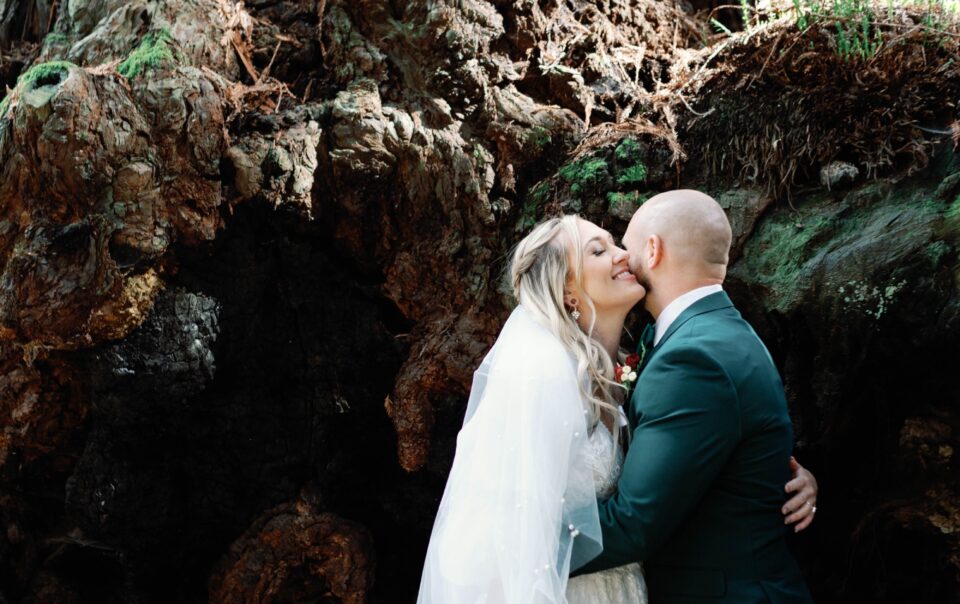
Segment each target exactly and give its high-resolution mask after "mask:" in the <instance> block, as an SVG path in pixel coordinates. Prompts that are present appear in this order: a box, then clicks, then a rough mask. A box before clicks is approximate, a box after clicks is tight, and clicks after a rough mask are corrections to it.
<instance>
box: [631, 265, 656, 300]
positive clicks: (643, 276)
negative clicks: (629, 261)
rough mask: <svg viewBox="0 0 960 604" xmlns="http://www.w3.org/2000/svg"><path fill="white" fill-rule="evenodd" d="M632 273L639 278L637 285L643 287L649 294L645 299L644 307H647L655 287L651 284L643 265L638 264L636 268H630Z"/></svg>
mask: <svg viewBox="0 0 960 604" xmlns="http://www.w3.org/2000/svg"><path fill="white" fill-rule="evenodd" d="M630 272H631V273H633V276H634V277H636V278H637V283H639V284H640V285H642V286H643V289H645V290H647V293H646V294H645V295H644V297H643V305H644V307H646V305H647V300H649V299H650V292H651V291H652V290H653V286H652V285H651V284H650V278H649V276H648V275H647V273H646V271H644V270H643V264H639V263H638V264H637V266H636V267H630Z"/></svg>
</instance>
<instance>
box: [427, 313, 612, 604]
mask: <svg viewBox="0 0 960 604" xmlns="http://www.w3.org/2000/svg"><path fill="white" fill-rule="evenodd" d="M575 367H576V365H575V361H574V357H573V355H572V354H571V353H569V352H568V351H567V350H566V349H565V348H564V347H563V345H562V344H561V343H560V341H559V340H558V339H557V338H556V336H554V335H553V334H552V333H551V332H550V331H549V330H548V329H547V328H546V327H544V326H542V325H541V324H540V323H539V322H537V320H536V319H535V318H534V317H533V315H532V314H531V313H530V311H528V310H527V309H525V308H524V307H523V306H522V305H520V306H517V308H516V309H515V310H514V311H513V313H512V314H511V315H510V318H509V319H508V320H507V322H506V324H505V325H504V326H503V330H502V331H501V332H500V336H499V337H498V338H497V341H496V343H495V344H494V346H493V348H492V349H491V350H490V352H489V353H488V354H487V356H486V357H485V358H484V360H483V363H481V365H480V367H479V368H478V369H477V370H476V372H475V373H474V376H473V387H472V389H471V391H470V399H469V402H468V403H467V414H466V417H465V418H464V421H463V428H462V429H461V430H460V434H459V435H458V436H457V451H456V455H455V456H454V460H453V467H452V469H451V470H450V476H449V478H448V479H447V486H446V489H445V490H444V493H443V499H442V500H441V502H440V509H439V511H438V513H437V518H436V520H435V522H434V525H433V533H432V535H431V537H430V546H429V548H428V550H427V558H426V562H425V564H424V568H423V576H422V578H421V581H420V595H419V598H418V600H417V602H418V604H461V603H469V604H479V603H485V604H500V603H503V604H526V603H531V604H546V603H554V604H556V603H564V604H565V603H566V601H567V600H566V597H565V591H566V586H567V576H568V574H569V572H570V570H571V569H575V568H578V567H580V566H582V565H583V564H586V563H587V562H588V561H589V560H591V559H592V558H594V557H596V556H597V555H598V554H599V553H600V550H601V549H602V547H601V540H600V524H599V520H598V515H597V500H596V495H595V488H594V476H593V470H592V469H590V466H589V465H588V464H587V463H586V462H585V459H586V457H587V447H588V442H587V417H588V416H587V407H586V406H585V405H584V402H583V398H582V396H581V395H580V390H579V388H578V387H577V378H576V370H575ZM574 540H576V541H577V547H576V551H575V552H574V548H573V542H574Z"/></svg>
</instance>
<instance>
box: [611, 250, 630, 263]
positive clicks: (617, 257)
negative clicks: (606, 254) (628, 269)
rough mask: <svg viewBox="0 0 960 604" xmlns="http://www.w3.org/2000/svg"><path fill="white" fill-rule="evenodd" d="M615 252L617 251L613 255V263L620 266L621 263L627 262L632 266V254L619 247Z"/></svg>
mask: <svg viewBox="0 0 960 604" xmlns="http://www.w3.org/2000/svg"><path fill="white" fill-rule="evenodd" d="M614 250H615V251H614V253H613V263H614V264H620V263H621V262H626V263H627V264H630V262H629V261H630V252H628V251H627V250H625V249H623V248H619V247H617V248H614Z"/></svg>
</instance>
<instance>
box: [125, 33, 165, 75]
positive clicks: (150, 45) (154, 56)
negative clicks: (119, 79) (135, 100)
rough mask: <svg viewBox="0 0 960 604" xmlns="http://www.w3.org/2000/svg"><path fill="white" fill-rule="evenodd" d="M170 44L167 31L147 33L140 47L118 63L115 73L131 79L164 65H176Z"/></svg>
mask: <svg viewBox="0 0 960 604" xmlns="http://www.w3.org/2000/svg"><path fill="white" fill-rule="evenodd" d="M172 42H173V38H171V37H170V32H169V31H168V30H167V29H161V30H159V31H152V32H150V33H148V34H147V35H146V36H144V37H143V40H142V41H141V42H140V46H139V47H137V49H136V50H134V51H133V52H131V53H130V56H128V57H127V58H126V59H125V60H124V61H123V63H120V66H119V67H117V71H118V72H119V73H120V74H121V75H123V76H125V77H127V78H129V79H133V78H135V77H137V76H139V75H142V74H143V73H144V72H145V71H146V70H148V69H158V68H160V67H163V66H164V65H169V64H171V63H176V61H177V57H176V55H174V51H173V48H172V47H171V44H172Z"/></svg>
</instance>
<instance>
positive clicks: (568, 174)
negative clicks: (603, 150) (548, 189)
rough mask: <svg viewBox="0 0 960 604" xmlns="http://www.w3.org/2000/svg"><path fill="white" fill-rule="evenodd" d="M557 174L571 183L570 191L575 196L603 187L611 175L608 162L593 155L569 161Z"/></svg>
mask: <svg viewBox="0 0 960 604" xmlns="http://www.w3.org/2000/svg"><path fill="white" fill-rule="evenodd" d="M557 174H559V175H560V178H562V179H563V180H565V181H567V183H569V184H570V193H571V194H572V195H573V196H575V197H581V196H582V195H584V194H585V193H587V192H590V191H591V190H593V191H595V190H597V189H600V188H602V187H603V185H604V183H606V182H607V181H608V180H609V177H610V173H609V171H608V170H607V162H606V161H604V160H603V159H601V158H599V157H593V156H587V157H584V158H582V159H579V160H577V161H575V162H573V163H569V164H567V165H565V166H563V167H561V168H560V170H558V171H557Z"/></svg>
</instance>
